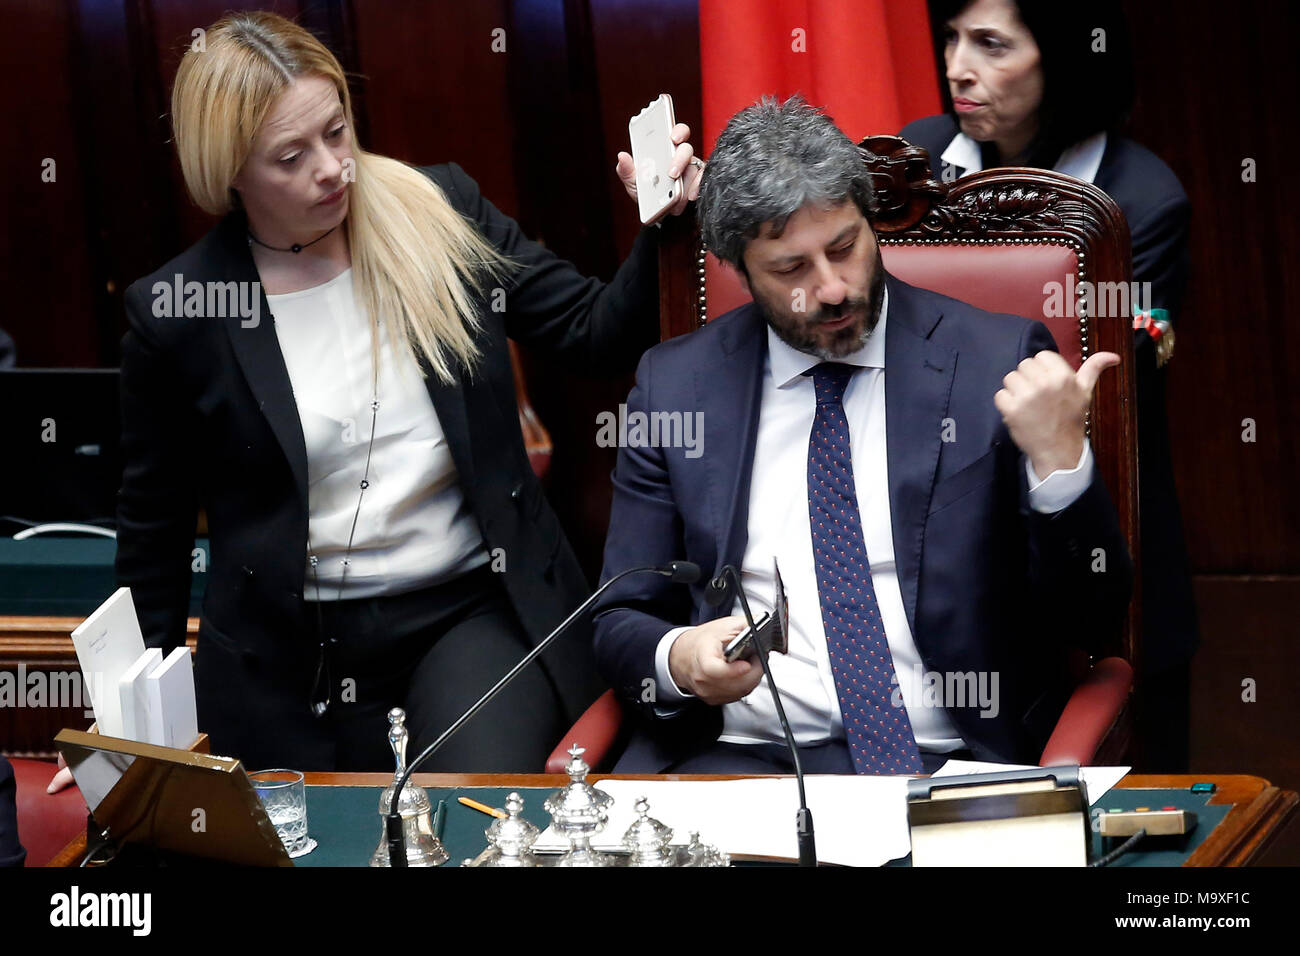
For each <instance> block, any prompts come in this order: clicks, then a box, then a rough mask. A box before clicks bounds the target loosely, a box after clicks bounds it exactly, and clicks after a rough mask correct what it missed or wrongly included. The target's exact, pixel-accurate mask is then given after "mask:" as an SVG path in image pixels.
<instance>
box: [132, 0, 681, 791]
mask: <svg viewBox="0 0 1300 956" xmlns="http://www.w3.org/2000/svg"><path fill="white" fill-rule="evenodd" d="M172 119H173V124H174V130H175V142H176V149H177V152H178V154H179V157H180V163H181V169H182V170H183V172H184V176H185V182H186V185H187V187H188V189H189V192H190V194H191V196H192V197H193V199H194V201H195V202H196V203H198V205H199V206H201V207H202V208H203V209H204V210H205V211H207V212H209V213H212V214H214V215H220V216H222V217H223V218H222V220H221V222H220V223H219V224H218V225H217V226H216V228H215V229H213V230H212V231H211V232H210V233H208V234H207V235H206V236H204V237H203V238H202V239H201V240H200V241H199V242H198V243H196V244H195V245H194V246H192V247H191V248H190V249H188V250H186V251H185V252H183V253H182V254H181V255H180V256H178V257H177V258H176V259H174V260H172V261H171V262H169V263H168V264H167V265H165V266H163V267H162V268H161V269H159V270H158V271H157V272H156V273H154V274H153V275H150V276H148V277H146V278H144V279H141V280H140V281H138V282H136V283H134V284H133V285H132V286H131V287H130V288H129V289H128V290H127V293H126V310H127V316H128V319H129V323H130V329H129V331H128V332H127V335H126V337H125V338H124V340H123V344H122V421H123V455H124V459H125V468H124V473H123V480H122V488H121V492H120V494H119V503H118V528H117V533H118V557H117V574H118V580H119V583H120V584H122V585H129V586H130V587H131V589H132V593H133V595H134V598H135V603H136V607H137V610H138V612H139V616H140V621H141V625H142V627H143V629H144V632H145V637H146V643H147V644H149V645H151V646H158V647H162V648H172V647H176V646H179V645H180V644H181V643H182V642H183V641H184V639H185V620H186V613H187V603H188V598H189V586H190V572H191V550H192V549H193V547H194V529H195V518H196V514H197V512H198V509H199V508H200V507H203V508H204V509H205V511H206V514H207V521H208V530H209V536H210V540H211V555H210V564H209V566H208V569H207V571H208V584H207V590H206V594H205V597H204V602H203V612H202V616H201V619H200V621H201V624H200V629H199V646H198V652H197V656H196V661H195V668H196V686H197V693H198V705H199V724H200V729H202V730H204V731H206V732H207V733H208V734H209V735H210V736H211V742H212V747H213V750H214V752H216V753H221V754H229V755H232V756H236V757H239V758H241V759H243V760H244V762H245V763H246V764H248V765H250V766H251V765H258V766H271V765H279V766H283V765H287V766H292V767H295V768H299V769H312V770H323V769H339V770H380V769H384V768H386V767H389V766H391V761H392V758H391V754H390V751H389V747H388V743H387V734H386V731H387V726H388V725H387V722H386V720H385V714H386V712H387V711H388V710H389V708H391V707H393V706H403V707H405V709H406V711H407V714H408V726H409V727H410V729H411V733H412V738H413V745H414V747H416V748H418V747H420V746H422V745H423V744H425V743H427V742H428V741H430V740H432V739H433V738H434V737H435V736H436V735H437V734H438V733H440V732H441V731H442V730H443V729H445V728H446V726H447V725H448V724H450V723H451V721H452V720H453V719H454V718H455V717H456V716H457V715H458V714H459V713H460V712H461V711H462V710H463V709H464V708H465V707H466V706H467V705H468V704H469V703H470V702H472V701H473V700H474V699H475V698H477V697H478V696H479V695H480V694H481V693H482V692H483V691H485V690H486V689H487V688H488V687H489V686H491V684H492V683H493V682H494V681H495V679H496V678H497V677H499V676H500V675H501V674H502V673H503V672H504V671H505V670H506V669H508V667H509V666H510V665H511V664H513V663H514V662H515V661H516V660H517V659H518V658H520V657H521V656H522V655H523V654H524V653H525V652H527V650H528V649H529V648H530V647H531V646H534V645H535V644H536V643H537V642H538V641H539V640H540V639H541V638H542V637H543V636H545V635H546V634H547V633H548V632H549V631H550V630H551V628H553V627H554V626H555V625H556V624H558V623H559V622H560V621H561V620H562V619H563V618H564V617H565V616H566V614H567V613H568V612H569V611H570V610H572V608H573V607H575V606H576V605H577V604H578V603H579V602H580V601H581V600H582V599H583V598H584V597H585V596H586V594H587V593H588V584H587V582H586V580H585V579H584V577H583V574H582V572H581V570H580V568H579V566H578V563H577V560H576V558H575V557H574V555H573V552H572V550H571V548H570V547H569V544H568V542H567V541H566V540H565V537H564V534H563V532H562V530H561V528H560V526H559V523H558V520H557V519H556V516H555V514H554V513H553V512H552V510H551V508H550V506H549V504H548V503H547V502H546V499H545V497H544V496H543V494H542V491H541V487H540V485H539V483H538V481H537V479H536V478H535V477H534V475H533V473H532V471H531V469H530V467H529V462H528V457H527V454H526V453H525V450H524V445H523V441H522V438H521V435H520V429H519V423H518V416H517V414H516V407H515V401H514V384H513V377H512V372H511V365H510V358H509V353H508V342H507V339H508V337H509V338H514V339H518V340H520V341H521V342H524V343H527V344H528V345H530V346H531V347H532V348H533V349H534V350H535V351H536V352H537V353H538V354H539V355H542V356H544V357H546V358H549V359H551V360H553V361H555V362H556V363H559V364H564V365H568V366H571V367H574V368H578V369H584V370H588V371H589V370H590V369H592V368H601V369H605V370H607V371H608V372H609V373H611V374H614V373H617V372H620V371H623V370H627V369H630V368H631V367H632V366H633V365H634V364H635V362H636V360H637V358H638V357H639V356H640V354H641V352H642V351H643V350H644V349H645V348H646V347H647V346H649V345H651V344H653V343H654V342H655V341H656V340H657V337H658V335H657V333H658V299H657V296H658V291H657V266H656V243H655V240H654V231H653V230H643V231H642V234H641V235H640V236H639V237H638V239H637V242H636V245H635V246H634V248H633V251H632V253H631V254H630V256H629V258H628V260H627V261H626V262H625V263H624V264H623V265H622V266H621V267H620V269H619V271H618V273H617V274H616V276H615V277H614V279H613V280H612V282H610V283H609V284H604V283H601V282H599V281H597V280H595V279H589V278H585V277H583V276H581V275H580V274H578V272H577V271H576V270H575V269H574V267H573V266H572V265H570V264H569V263H567V262H564V261H562V260H560V259H559V258H557V257H556V256H554V255H553V254H551V253H549V252H547V251H546V250H545V249H543V248H542V247H541V246H539V245H537V244H535V243H533V242H530V241H529V240H528V239H526V238H525V237H524V236H523V235H522V234H521V233H520V231H519V228H518V226H517V225H516V224H515V223H514V222H513V221H512V220H511V219H509V218H508V217H506V216H505V215H503V214H502V213H500V212H499V211H498V210H497V209H496V208H495V207H494V206H492V204H491V203H489V202H488V201H487V200H486V199H484V198H483V197H482V196H481V195H480V194H479V191H478V188H477V187H476V185H475V184H474V182H473V180H471V179H470V178H469V177H468V176H467V175H466V174H465V173H464V172H463V171H462V170H461V169H460V167H458V166H456V165H455V164H447V165H441V166H431V167H426V168H423V169H416V168H413V167H411V166H407V165H406V164H404V163H401V162H398V161H397V160H394V159H390V158H386V157H383V156H379V155H376V154H374V153H369V152H366V151H365V150H364V149H362V148H361V147H360V146H359V145H358V144H357V143H356V141H355V139H354V138H353V135H352V129H353V122H352V105H351V100H350V97H349V94H348V88H347V83H346V80H345V77H344V73H343V71H342V69H341V68H340V66H339V64H338V61H337V60H336V59H335V58H334V56H333V55H332V54H330V52H329V51H328V50H327V49H326V48H325V47H324V46H323V45H322V44H321V43H320V42H319V41H318V40H317V39H316V38H315V37H313V36H312V35H311V34H310V33H308V32H307V31H306V30H304V29H302V28H301V27H299V26H297V25H295V24H293V23H292V22H290V21H288V20H285V19H283V18H281V17H277V16H274V15H272V14H266V13H248V14H240V15H236V16H231V17H227V18H225V19H223V20H221V21H220V22H218V23H216V24H214V25H213V26H212V27H211V28H210V29H209V30H208V31H207V34H206V50H205V51H203V52H198V51H191V52H188V53H187V54H186V55H185V57H184V59H183V60H182V62H181V65H180V69H179V71H178V73H177V76H176V83H175V87H174V89H173V99H172ZM688 136H689V130H688V129H686V127H684V126H680V125H679V126H678V127H677V129H676V130H674V134H673V138H674V140H675V141H676V142H677V143H678V146H677V153H676V156H675V157H674V168H673V169H672V170H670V175H671V174H673V173H674V172H679V171H680V172H681V174H682V175H683V176H684V177H685V182H686V187H687V188H686V189H685V190H684V191H683V194H682V196H681V197H680V199H679V201H678V203H677V204H676V206H675V209H674V211H676V212H680V211H681V209H682V208H684V207H685V205H686V203H687V202H688V197H689V198H693V197H694V195H695V194H696V192H697V189H698V185H697V184H698V177H699V172H700V164H699V162H698V161H696V160H693V159H692V155H691V148H690V146H689V145H687V144H686V143H685V140H686V139H687V137H688ZM631 165H632V164H631V159H630V157H628V156H626V155H625V154H620V157H619V167H618V171H619V175H620V177H621V178H622V179H623V180H624V183H625V185H627V186H628V191H629V192H630V193H631V192H633V190H634V186H633V177H632V169H631ZM579 631H581V629H579ZM539 664H540V666H534V667H533V668H531V669H530V670H529V671H526V672H525V673H524V674H523V675H522V676H521V677H520V679H519V680H518V681H517V682H516V683H515V684H513V685H512V686H511V687H510V688H509V689H508V690H507V691H506V692H505V693H503V694H502V695H501V696H500V697H498V698H497V699H496V700H495V701H494V702H493V703H492V704H491V705H489V707H488V708H486V709H485V710H484V711H483V712H481V713H480V714H479V715H478V717H476V719H475V720H474V721H472V722H471V723H470V724H468V725H467V726H466V727H465V729H464V730H462V731H461V732H460V733H459V734H458V735H457V737H455V738H453V740H452V741H451V743H450V744H449V746H448V747H447V748H446V749H445V750H443V751H442V752H440V754H439V755H438V757H437V758H435V760H434V761H432V762H431V764H430V765H429V769H439V768H441V769H446V770H478V771H488V770H502V771H504V770H511V771H526V770H539V769H541V765H542V762H543V760H544V759H545V756H546V753H547V752H548V751H549V749H550V748H551V747H552V746H553V745H554V744H555V743H556V741H557V740H558V739H559V736H560V735H561V734H562V733H563V731H564V729H565V728H566V727H567V726H568V725H569V723H570V722H571V721H572V720H573V719H575V718H576V716H577V715H578V714H580V713H581V711H582V709H583V708H584V707H585V706H586V705H587V704H588V703H589V702H590V700H591V699H592V698H593V697H594V696H595V695H596V694H597V693H598V692H599V686H598V684H597V683H596V678H595V676H594V675H595V672H594V669H593V667H592V662H591V640H590V637H589V636H588V635H585V634H583V633H581V632H580V633H577V634H571V635H569V636H568V637H567V638H566V639H565V640H563V641H561V642H559V643H558V644H557V645H556V646H555V647H554V648H553V649H552V650H550V651H548V652H547V654H545V655H543V656H542V658H541V659H540V661H539ZM414 752H415V750H414V749H413V750H412V753H414Z"/></svg>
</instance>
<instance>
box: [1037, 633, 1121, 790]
mask: <svg viewBox="0 0 1300 956" xmlns="http://www.w3.org/2000/svg"><path fill="white" fill-rule="evenodd" d="M1132 687H1133V667H1132V666H1131V665H1130V664H1129V662H1128V661H1126V660H1124V658H1122V657H1107V658H1105V659H1103V660H1100V661H1098V662H1097V663H1096V664H1094V665H1093V666H1092V668H1091V670H1089V671H1088V674H1087V676H1086V677H1084V679H1083V680H1082V682H1080V684H1079V686H1078V687H1076V688H1075V689H1074V693H1073V694H1071V695H1070V701H1069V703H1067V704H1066V705H1065V710H1064V711H1063V712H1062V713H1061V719H1060V720H1058V721H1057V722H1056V729H1055V730H1053V731H1052V736H1051V738H1050V739H1049V740H1048V741H1047V746H1046V747H1044V748H1043V755H1042V757H1041V758H1040V759H1039V761H1038V765H1039V766H1040V767H1059V766H1062V765H1066V764H1078V765H1080V766H1086V765H1087V764H1089V763H1091V762H1092V758H1093V756H1094V755H1095V754H1096V753H1097V748H1098V747H1100V746H1101V742H1102V739H1103V738H1104V737H1105V736H1106V732H1107V731H1108V730H1110V728H1111V725H1112V724H1114V723H1115V719H1116V718H1117V717H1118V716H1119V713H1120V711H1121V710H1123V709H1124V703H1125V702H1126V701H1127V700H1128V695H1129V691H1130V690H1131V689H1132Z"/></svg>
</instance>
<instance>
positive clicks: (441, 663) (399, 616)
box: [295, 566, 567, 772]
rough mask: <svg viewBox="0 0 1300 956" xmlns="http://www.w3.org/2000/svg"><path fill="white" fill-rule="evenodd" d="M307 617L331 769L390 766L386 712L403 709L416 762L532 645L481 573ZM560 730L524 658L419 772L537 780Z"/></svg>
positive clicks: (556, 712)
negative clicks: (321, 678)
mask: <svg viewBox="0 0 1300 956" xmlns="http://www.w3.org/2000/svg"><path fill="white" fill-rule="evenodd" d="M305 617H306V623H307V627H308V628H309V630H310V631H311V632H313V634H316V633H323V635H324V636H325V638H326V644H327V652H326V653H327V659H328V668H327V673H328V680H329V687H330V701H329V706H328V709H327V711H326V713H325V715H324V716H323V717H320V718H316V719H315V721H314V723H315V724H316V725H317V726H318V728H319V730H320V731H321V732H324V733H326V734H328V736H329V737H330V738H332V742H333V753H334V767H333V768H332V769H336V770H340V771H368V770H390V771H391V770H392V769H393V756H392V750H391V748H390V746H389V743H388V730H389V723H388V719H387V714H388V711H389V710H390V709H391V708H393V707H402V708H403V709H404V710H405V711H406V726H407V728H408V730H409V731H410V742H409V744H408V746H407V757H408V759H409V760H414V759H415V757H416V756H417V755H418V754H419V753H420V751H421V750H423V749H424V747H425V746H426V745H428V744H429V743H431V742H432V741H433V740H435V739H437V737H438V735H440V734H441V733H442V732H443V731H444V730H446V729H447V727H449V726H450V725H451V724H452V723H453V722H454V721H455V720H456V718H457V717H459V716H460V715H461V714H462V713H463V712H464V711H465V710H466V709H468V708H469V707H470V705H472V704H473V703H474V701H475V700H477V699H478V698H479V697H480V696H482V694H483V693H484V692H486V691H487V690H488V689H489V688H490V687H492V686H493V685H494V684H495V683H496V682H497V681H498V680H499V679H500V678H501V677H502V676H503V675H504V674H505V673H506V672H507V671H508V670H509V669H510V668H511V667H512V666H514V664H516V663H517V662H518V661H519V659H520V658H521V657H523V656H524V655H525V654H526V653H527V652H528V651H529V649H530V647H531V645H530V643H529V641H528V638H527V636H526V635H525V632H524V629H523V627H522V625H521V624H520V623H519V620H518V618H517V616H516V615H515V613H514V610H513V608H512V607H511V605H510V603H509V601H508V599H507V597H506V594H505V590H504V588H503V587H502V585H501V583H500V580H499V578H498V577H497V575H495V574H494V573H493V572H492V571H491V570H490V569H489V568H488V567H487V566H484V567H483V568H480V569H478V570H475V571H471V572H470V573H468V574H466V575H463V576H461V577H459V578H457V579H455V580H452V581H449V582H446V583H444V584H440V585H436V586H434V587H431V588H425V589H422V590H420V591H414V592H411V593H408V594H399V595H394V596H391V597H379V598H369V599H360V600H348V601H333V602H331V601H322V602H320V605H319V608H317V607H315V606H313V605H310V604H309V605H308V607H307V610H306V614H305ZM303 707H304V709H305V707H306V704H305V703H304V704H303ZM566 729H567V726H566V725H565V721H564V718H563V710H562V707H561V705H560V699H559V696H558V695H557V693H556V690H555V687H554V686H553V684H552V682H551V680H550V677H549V676H548V675H547V674H546V672H545V670H544V669H543V667H542V666H541V665H540V664H539V663H538V662H534V663H533V664H531V665H530V666H529V667H528V668H527V669H525V670H524V671H523V672H522V673H520V675H519V676H518V677H517V678H516V680H515V681H514V682H513V683H512V684H511V685H510V686H509V687H507V688H506V689H505V690H503V691H502V692H501V693H500V694H499V695H498V696H497V697H496V698H495V699H494V700H493V701H492V702H491V703H490V704H488V705H487V706H486V707H484V708H483V710H481V711H479V713H478V714H477V715H476V716H475V717H474V718H473V719H472V720H471V721H470V722H469V723H467V724H466V725H465V726H464V727H462V728H461V729H460V730H459V731H458V732H457V733H456V735H455V736H453V737H452V738H451V739H450V740H449V741H448V742H447V744H446V745H445V746H444V747H443V748H442V749H441V750H439V751H438V752H437V753H436V754H435V755H433V756H432V757H431V758H430V759H429V761H428V762H427V763H426V764H424V765H422V767H421V769H422V770H428V771H466V772H493V771H497V772H540V771H541V770H542V767H543V765H544V763H545V761H546V757H547V755H548V754H549V753H550V752H551V750H552V749H553V748H554V746H555V745H556V744H557V743H558V742H559V740H560V738H561V737H562V736H563V734H564V732H565V730H566ZM295 769H331V768H321V767H309V768H295Z"/></svg>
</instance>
